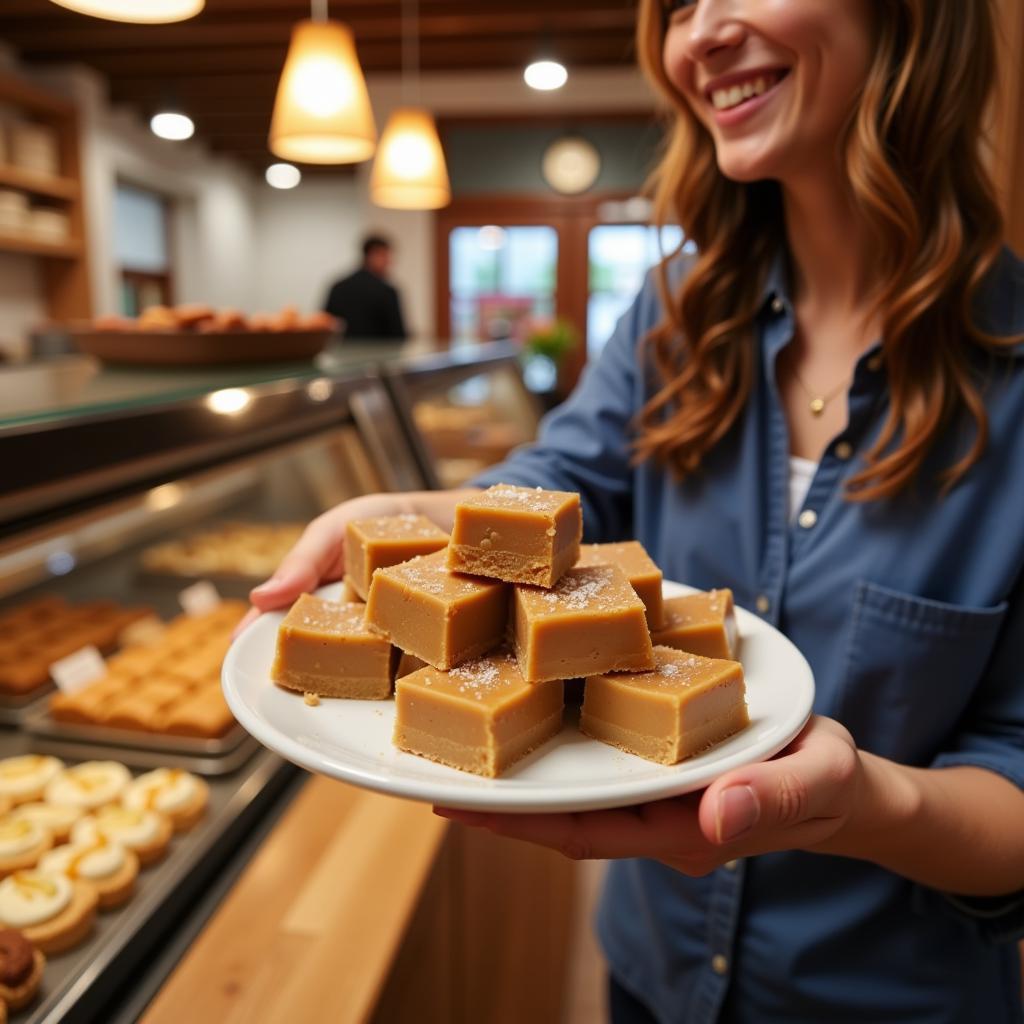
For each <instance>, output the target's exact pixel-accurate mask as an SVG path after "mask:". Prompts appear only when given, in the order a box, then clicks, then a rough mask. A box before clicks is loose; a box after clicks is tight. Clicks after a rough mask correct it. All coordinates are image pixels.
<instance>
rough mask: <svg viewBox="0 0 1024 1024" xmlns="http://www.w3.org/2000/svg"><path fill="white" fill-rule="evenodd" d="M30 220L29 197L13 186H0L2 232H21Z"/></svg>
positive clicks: (0, 223) (0, 227)
mask: <svg viewBox="0 0 1024 1024" xmlns="http://www.w3.org/2000/svg"><path fill="white" fill-rule="evenodd" d="M27 220H28V197H27V196H26V195H25V193H24V192H18V191H17V190H16V189H13V188H0V232H3V233H5V234H20V233H21V232H23V231H24V230H25V225H26V221H27Z"/></svg>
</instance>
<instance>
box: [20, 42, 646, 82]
mask: <svg viewBox="0 0 1024 1024" xmlns="http://www.w3.org/2000/svg"><path fill="white" fill-rule="evenodd" d="M358 51H359V60H360V62H361V64H362V66H363V70H364V71H365V72H368V73H371V72H376V71H395V70H398V69H400V67H401V47H400V46H399V45H397V44H396V43H365V44H361V45H359V46H358ZM285 52H286V50H285V47H284V46H280V47H251V48H249V49H246V50H229V51H226V52H225V51H199V52H197V51H194V50H167V49H165V50H160V51H158V52H151V53H138V52H135V53H111V54H104V55H98V54H94V55H92V56H90V57H89V58H88V60H87V63H88V64H90V65H91V66H92V67H94V68H96V69H97V70H98V71H100V72H102V73H103V74H105V75H108V76H109V77H112V78H116V77H118V76H121V75H127V76H132V77H136V78H137V77H141V76H147V77H163V78H169V79H170V78H178V77H184V78H191V77H193V76H195V75H210V76H216V75H235V74H258V73H259V72H261V71H267V70H269V69H273V70H274V71H277V70H279V69H280V67H281V66H282V65H283V64H284V57H285ZM536 52H537V46H536V40H535V39H534V38H532V37H524V38H519V39H517V38H515V37H510V38H504V39H499V38H495V39H466V40H445V41H438V42H436V43H431V42H427V43H425V44H424V45H422V46H421V47H420V68H421V69H422V70H423V71H434V70H446V71H456V70H469V69H480V68H489V69H491V68H508V67H521V66H522V65H523V64H524V63H525V62H526V61H528V60H529V59H530V58H531V57H533V56H534V54H535V53H536ZM631 54H632V39H626V38H619V37H618V36H612V37H610V38H607V39H605V38H588V37H582V38H580V39H576V40H573V41H572V43H571V44H566V45H564V46H562V47H560V48H559V56H560V57H561V59H562V60H564V61H565V62H566V63H568V64H575V65H577V66H582V65H599V64H623V63H627V62H629V61H631V60H632V56H631ZM26 56H28V57H30V59H31V61H32V62H33V63H47V64H50V63H66V62H68V61H72V60H76V59H80V58H79V56H78V55H76V54H74V53H72V52H68V51H40V52H36V53H32V54H28V55H26Z"/></svg>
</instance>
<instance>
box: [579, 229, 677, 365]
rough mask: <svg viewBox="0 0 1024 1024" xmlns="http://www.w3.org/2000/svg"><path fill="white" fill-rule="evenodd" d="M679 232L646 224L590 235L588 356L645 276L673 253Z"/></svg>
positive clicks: (601, 344) (596, 350)
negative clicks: (659, 230)
mask: <svg viewBox="0 0 1024 1024" xmlns="http://www.w3.org/2000/svg"><path fill="white" fill-rule="evenodd" d="M682 237H683V233H682V229H681V228H679V227H675V226H669V227H665V228H662V229H661V235H660V239H659V233H658V229H657V228H655V227H653V226H651V225H647V224H602V225H601V226H600V227H596V228H594V229H593V230H592V231H591V232H590V237H589V239H588V249H589V280H590V295H589V298H588V300H587V356H588V358H591V359H592V358H594V357H595V356H596V355H597V354H598V353H599V352H600V351H601V349H602V348H604V345H605V342H607V341H608V338H609V337H610V336H611V333H612V331H613V330H614V329H615V325H616V323H618V320H619V317H621V316H622V314H623V313H625V312H626V310H627V309H628V308H629V306H630V304H631V303H632V301H633V299H634V298H635V297H636V294H637V292H639V291H640V288H641V286H642V285H643V282H644V275H645V274H646V273H647V271H648V270H649V269H650V268H651V267H653V266H654V265H655V264H656V263H658V262H659V261H660V260H661V259H662V256H663V255H666V254H668V253H672V252H675V250H676V249H677V248H678V247H679V244H680V242H681V241H682Z"/></svg>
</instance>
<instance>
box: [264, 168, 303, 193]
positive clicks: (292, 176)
mask: <svg viewBox="0 0 1024 1024" xmlns="http://www.w3.org/2000/svg"><path fill="white" fill-rule="evenodd" d="M265 177H266V179H267V184H268V185H270V186H271V187H272V188H295V186H296V185H298V183H299V182H300V181H302V171H300V170H299V169H298V167H296V166H295V164H271V165H270V166H269V167H268V168H267V173H266V175H265Z"/></svg>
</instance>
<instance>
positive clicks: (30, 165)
mask: <svg viewBox="0 0 1024 1024" xmlns="http://www.w3.org/2000/svg"><path fill="white" fill-rule="evenodd" d="M10 134H11V162H12V163H13V164H14V165H15V166H16V167H20V168H21V169H22V170H23V171H32V172H34V173H36V174H46V175H52V176H56V175H59V174H60V157H59V154H58V146H57V133H56V132H55V131H54V130H53V129H52V128H50V127H49V126H48V125H44V124H35V123H34V122H32V121H15V122H14V123H12V125H11V133H10Z"/></svg>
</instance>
